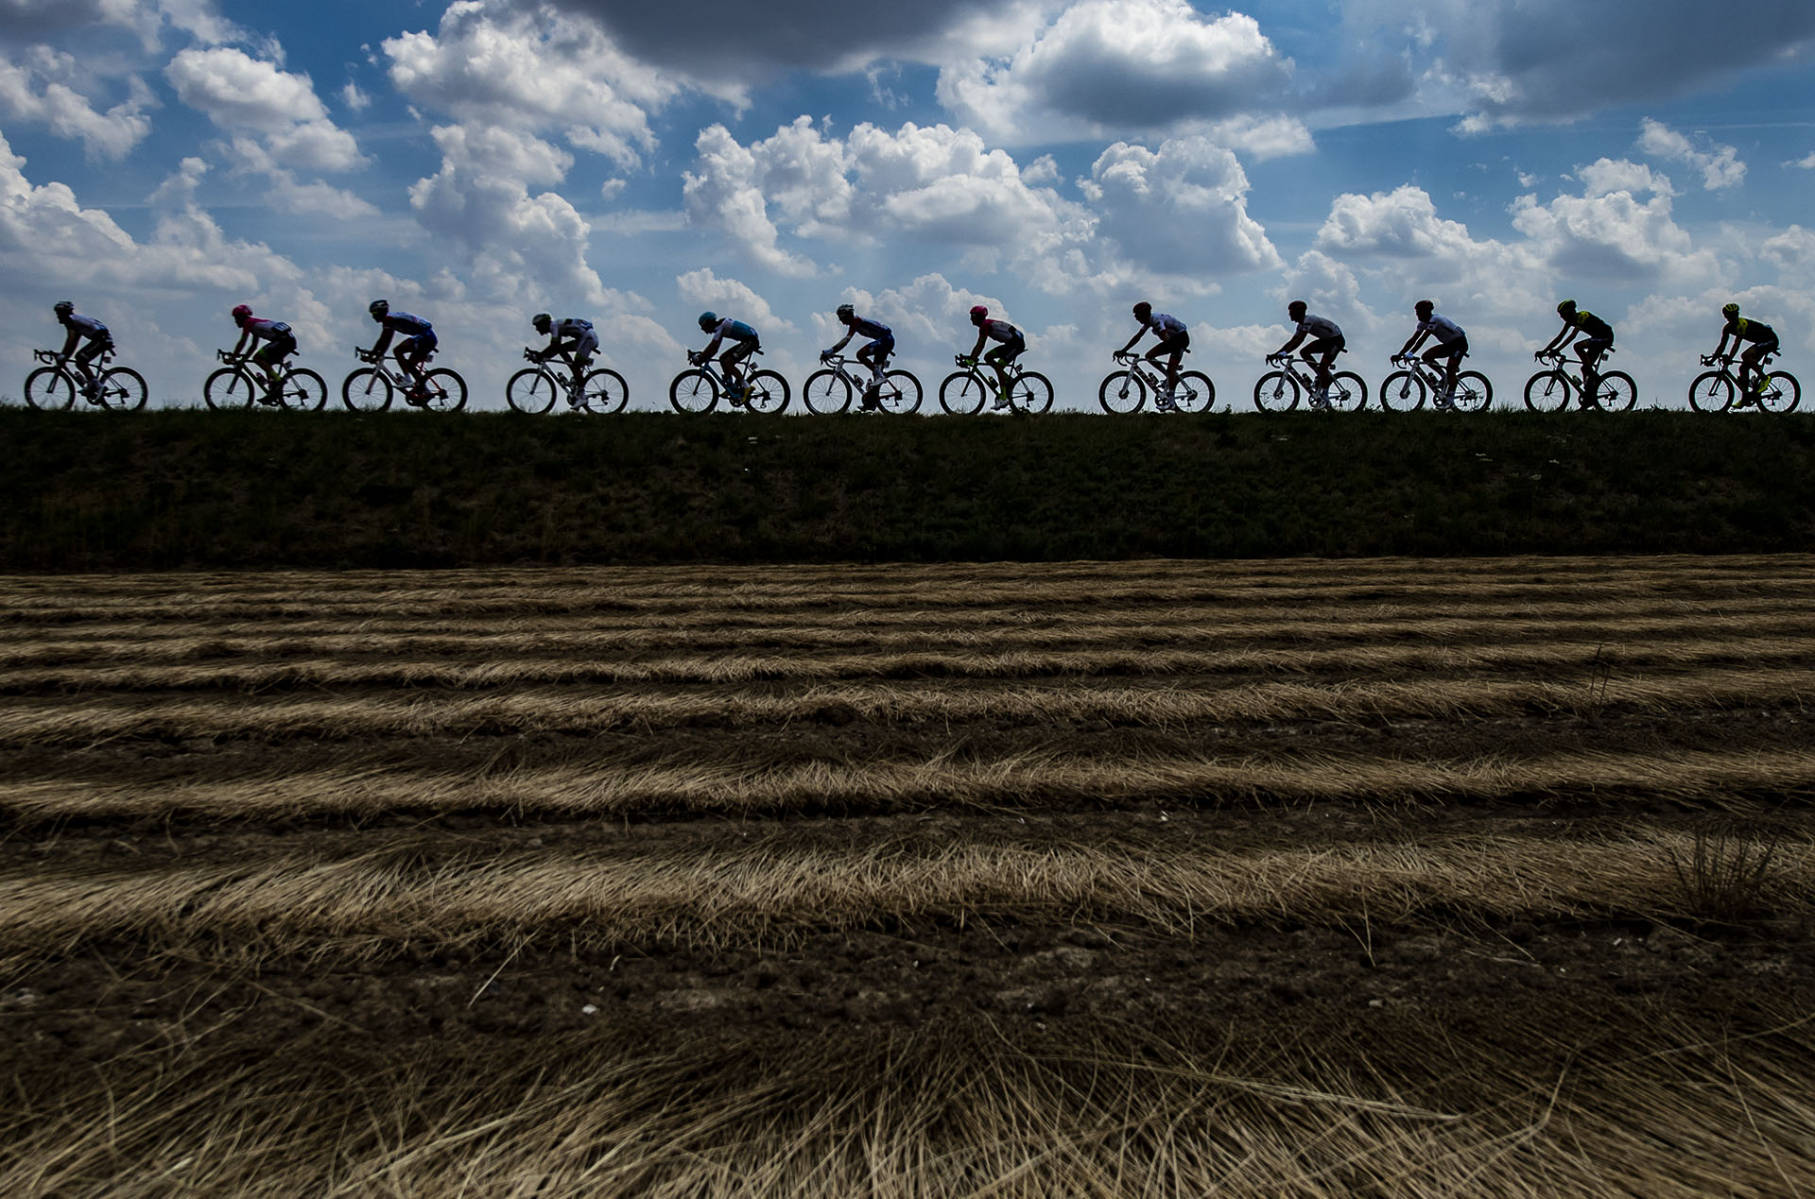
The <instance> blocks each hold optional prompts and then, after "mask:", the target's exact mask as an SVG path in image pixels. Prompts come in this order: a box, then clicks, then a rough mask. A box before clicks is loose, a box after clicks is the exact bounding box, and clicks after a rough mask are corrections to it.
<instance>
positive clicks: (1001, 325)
mask: <svg viewBox="0 0 1815 1199" xmlns="http://www.w3.org/2000/svg"><path fill="white" fill-rule="evenodd" d="M978 328H980V329H982V330H983V332H984V333H985V334H987V335H988V336H990V337H993V338H995V339H996V340H997V341H1001V342H1015V341H1023V340H1025V339H1024V338H1023V337H1022V336H1021V330H1019V329H1017V328H1015V327H1014V326H1013V325H1011V324H1009V323H1008V322H1007V321H999V320H995V319H993V318H992V319H990V320H986V321H984V322H983V323H982V324H981V325H979V326H978Z"/></svg>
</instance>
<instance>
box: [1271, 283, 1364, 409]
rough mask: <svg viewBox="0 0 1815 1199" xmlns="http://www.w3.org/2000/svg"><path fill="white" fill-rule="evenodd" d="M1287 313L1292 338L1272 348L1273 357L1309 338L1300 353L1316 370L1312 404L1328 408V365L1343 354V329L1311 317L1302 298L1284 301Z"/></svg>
mask: <svg viewBox="0 0 1815 1199" xmlns="http://www.w3.org/2000/svg"><path fill="white" fill-rule="evenodd" d="M1286 315H1287V316H1289V317H1291V318H1292V321H1293V323H1294V324H1296V325H1297V326H1298V327H1297V328H1296V329H1295V330H1293V333H1292V337H1291V340H1289V341H1287V342H1286V344H1285V345H1283V346H1281V347H1279V349H1277V350H1275V351H1274V352H1273V355H1272V356H1273V357H1275V358H1283V357H1285V356H1286V355H1288V354H1290V353H1291V352H1292V351H1293V350H1296V349H1298V344H1299V343H1300V342H1303V341H1304V340H1305V338H1307V337H1308V338H1310V339H1311V340H1310V341H1308V342H1305V348H1304V350H1303V351H1302V352H1301V353H1300V355H1299V356H1300V357H1302V358H1303V359H1304V360H1305V361H1306V362H1308V363H1310V364H1311V367H1312V369H1313V370H1315V371H1316V372H1317V388H1316V390H1314V391H1313V392H1312V393H1311V406H1312V407H1313V408H1328V407H1329V406H1330V380H1331V378H1332V376H1331V374H1330V364H1331V363H1332V362H1335V361H1336V355H1338V354H1340V353H1342V351H1343V349H1344V348H1345V347H1346V346H1347V344H1348V343H1347V342H1345V341H1344V340H1343V337H1342V329H1341V328H1340V327H1339V326H1338V325H1337V324H1336V322H1335V321H1333V320H1331V319H1329V318H1328V317H1323V316H1312V315H1311V313H1310V311H1309V309H1308V308H1307V307H1306V305H1305V302H1304V301H1303V300H1293V301H1292V302H1291V303H1290V304H1287V305H1286Z"/></svg>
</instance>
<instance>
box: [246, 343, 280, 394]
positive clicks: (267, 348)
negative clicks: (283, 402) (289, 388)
mask: <svg viewBox="0 0 1815 1199" xmlns="http://www.w3.org/2000/svg"><path fill="white" fill-rule="evenodd" d="M286 352H287V351H286V350H285V348H284V344H283V342H281V341H268V342H266V343H265V344H264V345H262V346H260V347H259V348H258V349H256V350H254V351H253V353H252V362H253V364H254V365H255V366H257V367H259V368H260V369H261V370H263V371H264V372H265V384H266V386H268V387H269V388H270V389H271V390H272V391H276V390H277V389H278V388H279V387H280V386H282V380H281V378H280V377H279V375H278V373H277V364H278V363H280V362H282V361H283V358H284V354H285V353H286Z"/></svg>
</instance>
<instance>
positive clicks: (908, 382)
mask: <svg viewBox="0 0 1815 1199" xmlns="http://www.w3.org/2000/svg"><path fill="white" fill-rule="evenodd" d="M923 398H924V397H923V395H922V393H921V390H920V380H919V379H918V378H916V377H915V376H914V375H913V373H912V372H910V371H890V372H889V373H888V374H886V375H884V376H883V377H882V386H881V387H878V388H877V389H876V402H877V404H879V405H881V407H882V410H883V411H884V412H887V413H889V414H890V415H893V416H912V415H914V413H916V412H918V411H920V401H921V400H922V399H923Z"/></svg>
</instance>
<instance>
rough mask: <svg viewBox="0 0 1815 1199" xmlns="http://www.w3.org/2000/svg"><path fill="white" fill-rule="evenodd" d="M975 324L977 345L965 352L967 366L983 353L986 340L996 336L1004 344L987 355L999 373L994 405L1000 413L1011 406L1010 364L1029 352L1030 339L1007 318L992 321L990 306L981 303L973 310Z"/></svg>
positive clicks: (972, 316)
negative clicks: (1009, 404) (1009, 388)
mask: <svg viewBox="0 0 1815 1199" xmlns="http://www.w3.org/2000/svg"><path fill="white" fill-rule="evenodd" d="M971 324H973V325H975V326H977V344H976V345H974V346H972V347H971V352H970V353H969V354H967V355H965V359H964V364H965V365H966V366H975V365H976V364H977V355H979V354H982V353H983V343H984V342H986V341H988V340H990V339H991V338H994V339H995V340H997V341H999V342H1001V343H1002V344H1001V345H999V346H997V347H996V348H995V349H993V350H991V351H990V352H989V353H988V354H985V355H984V357H983V361H985V362H987V363H989V364H990V366H991V367H993V368H994V369H995V372H996V401H995V403H993V404H991V405H990V407H991V408H992V409H994V410H995V411H998V412H1000V411H1001V410H1002V409H1004V408H1006V407H1008V366H1009V363H1011V362H1013V361H1014V360H1015V359H1017V358H1019V357H1020V356H1021V355H1022V354H1025V353H1026V352H1027V338H1026V337H1025V336H1023V335H1022V333H1021V330H1019V329H1017V328H1015V327H1014V326H1013V325H1011V324H1009V323H1008V322H1007V321H1001V320H991V319H990V315H989V309H988V308H985V307H984V306H983V305H981V304H978V305H977V306H976V307H975V308H972V309H971Z"/></svg>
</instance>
